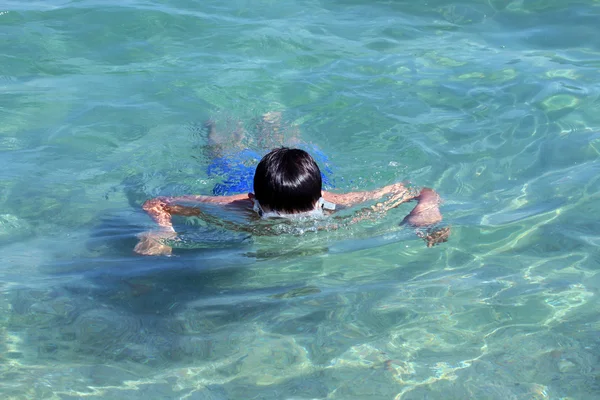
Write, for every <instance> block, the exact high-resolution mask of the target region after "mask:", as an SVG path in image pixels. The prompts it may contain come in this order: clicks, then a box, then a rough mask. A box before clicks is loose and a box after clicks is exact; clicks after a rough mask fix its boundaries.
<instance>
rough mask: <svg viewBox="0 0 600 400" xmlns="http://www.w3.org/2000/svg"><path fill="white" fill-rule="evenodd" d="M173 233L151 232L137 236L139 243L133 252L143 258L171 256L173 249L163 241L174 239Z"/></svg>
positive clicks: (174, 234)
mask: <svg viewBox="0 0 600 400" xmlns="http://www.w3.org/2000/svg"><path fill="white" fill-rule="evenodd" d="M176 236H177V234H176V233H175V232H168V231H151V232H144V233H142V234H140V235H139V238H140V241H139V242H138V244H137V245H136V246H135V248H134V249H133V251H135V252H136V253H138V254H141V255H144V256H160V255H165V256H168V255H171V252H172V251H173V248H172V247H171V246H169V245H167V244H165V240H169V239H174V238H175V237H176Z"/></svg>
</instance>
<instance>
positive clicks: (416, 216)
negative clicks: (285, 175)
mask: <svg viewBox="0 0 600 400" xmlns="http://www.w3.org/2000/svg"><path fill="white" fill-rule="evenodd" d="M385 195H389V198H388V199H387V200H386V201H384V202H383V203H378V204H376V205H374V206H372V207H370V208H367V209H364V210H362V211H361V212H360V213H359V215H358V216H355V217H354V218H353V219H352V223H356V222H359V221H361V220H365V219H369V218H373V217H374V216H375V215H376V214H380V213H381V212H386V211H388V210H390V209H392V208H394V207H397V206H399V205H400V204H402V203H405V202H407V201H410V200H417V205H416V206H415V207H414V208H413V209H412V211H411V212H410V213H409V214H408V215H407V216H406V217H405V218H404V219H403V220H402V222H401V224H408V225H411V226H413V227H417V228H418V227H426V226H429V225H434V224H437V223H439V222H440V221H441V220H442V214H441V213H440V210H439V204H440V196H439V195H438V194H437V193H436V192H435V191H434V190H433V189H430V188H423V189H421V191H420V192H416V191H414V190H413V189H409V188H406V187H405V186H404V185H402V184H400V183H397V184H395V185H389V186H386V187H384V188H382V189H378V190H374V191H371V192H354V193H346V194H334V193H328V192H323V198H325V200H327V201H331V202H333V203H337V204H341V205H344V206H352V205H355V204H358V203H361V202H363V201H369V200H377V199H379V198H381V197H383V196H385ZM417 235H418V236H419V237H421V238H422V239H423V240H425V242H427V247H433V246H434V245H436V244H438V243H443V242H446V241H447V240H448V237H449V236H450V227H445V228H440V229H433V230H427V231H425V232H421V231H417Z"/></svg>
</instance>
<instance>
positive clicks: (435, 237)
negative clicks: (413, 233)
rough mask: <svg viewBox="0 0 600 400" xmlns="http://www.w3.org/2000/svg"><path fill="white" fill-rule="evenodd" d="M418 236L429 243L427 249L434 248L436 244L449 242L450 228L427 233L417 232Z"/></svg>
mask: <svg viewBox="0 0 600 400" xmlns="http://www.w3.org/2000/svg"><path fill="white" fill-rule="evenodd" d="M417 236H419V237H420V238H421V239H423V240H424V241H425V243H427V247H433V246H435V245H436V244H440V243H445V242H447V241H448V237H449V236H450V227H449V226H447V227H444V228H439V229H434V230H429V231H427V232H425V233H423V232H417Z"/></svg>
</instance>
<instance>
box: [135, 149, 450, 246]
mask: <svg viewBox="0 0 600 400" xmlns="http://www.w3.org/2000/svg"><path fill="white" fill-rule="evenodd" d="M253 182H254V193H243V194H235V195H226V196H199V195H189V196H181V197H159V198H155V199H151V200H148V201H146V202H145V203H144V205H143V209H144V210H145V211H146V212H147V213H148V214H149V215H150V216H151V217H152V219H154V221H156V222H157V224H158V225H159V227H160V230H158V231H153V232H147V233H144V234H142V235H141V237H140V241H139V243H138V244H137V245H136V247H135V252H137V253H139V254H144V255H161V254H162V255H169V254H171V251H172V249H171V247H170V246H168V245H167V244H166V243H165V240H168V239H173V238H175V237H176V235H177V234H176V232H175V230H174V228H173V224H172V223H171V216H172V215H184V216H193V215H203V213H202V212H201V211H200V210H199V209H198V208H195V207H190V206H182V205H177V204H176V203H178V202H186V203H190V202H192V203H212V204H219V205H224V206H232V207H236V208H241V209H247V210H253V211H254V212H255V213H256V214H257V215H258V217H260V218H269V217H275V218H298V217H313V218H315V217H317V218H318V217H321V216H324V215H328V214H331V213H332V212H334V211H335V210H336V209H337V208H338V207H340V206H341V207H351V206H354V205H357V204H360V203H363V202H366V201H372V200H379V199H381V198H383V197H384V196H388V199H387V200H386V201H385V202H383V203H379V204H377V205H375V206H373V207H371V210H373V211H380V212H382V211H387V210H389V209H391V208H394V207H397V206H398V205H400V204H402V203H404V202H407V201H410V200H417V201H418V203H417V205H416V206H415V208H414V209H413V210H412V211H411V212H410V213H409V214H408V215H407V216H406V217H405V218H404V220H403V221H402V223H406V224H409V225H412V226H415V227H422V226H427V225H432V224H436V223H438V222H440V221H441V220H442V215H441V214H440V211H439V208H438V206H439V202H440V200H439V196H438V194H437V193H435V192H434V191H433V190H432V189H428V188H424V189H422V190H421V191H420V192H419V193H416V192H415V191H414V190H411V189H408V188H406V187H405V186H404V185H403V184H401V183H396V184H393V185H388V186H385V187H383V188H381V189H377V190H373V191H365V192H351V193H345V194H337V193H330V192H326V191H323V190H322V188H321V187H322V176H321V171H320V170H319V167H318V165H317V163H316V162H315V160H314V159H313V158H312V157H311V156H310V155H309V154H308V153H307V152H306V151H304V150H300V149H293V148H287V147H281V148H276V149H274V150H272V151H271V152H269V153H268V154H267V155H265V156H264V157H263V158H262V160H261V161H260V162H259V164H258V166H257V167H256V171H255V174H254V178H253ZM363 217H364V216H363ZM363 217H358V218H355V220H354V221H357V220H360V219H363ZM448 235H449V228H445V229H442V230H438V231H436V232H431V233H428V234H427V235H422V237H424V239H425V240H426V241H427V245H428V247H431V246H433V245H435V244H437V243H441V242H445V241H446V240H447V238H448Z"/></svg>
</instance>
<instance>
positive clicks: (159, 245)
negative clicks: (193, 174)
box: [134, 194, 252, 255]
mask: <svg viewBox="0 0 600 400" xmlns="http://www.w3.org/2000/svg"><path fill="white" fill-rule="evenodd" d="M251 199H252V195H250V194H239V195H233V196H199V195H189V196H179V197H157V198H154V199H150V200H148V201H146V202H145V203H144V205H143V206H142V208H143V209H144V211H146V212H147V213H148V215H149V216H150V217H151V218H152V219H153V220H154V221H155V222H156V223H157V224H158V226H159V227H160V229H159V230H157V231H150V232H145V233H142V234H141V235H140V241H139V243H138V244H137V245H136V246H135V248H134V251H135V252H136V253H139V254H144V255H160V254H163V255H169V254H171V251H172V249H171V247H170V246H168V245H166V244H165V243H164V241H165V240H168V239H174V238H175V237H176V235H177V234H176V232H175V229H174V228H173V223H172V222H171V219H172V216H173V215H183V216H188V217H190V216H198V215H200V214H201V211H200V210H199V209H198V208H196V207H189V206H180V205H176V204H174V203H176V202H180V201H190V202H198V203H211V204H221V205H242V204H244V205H245V204H247V202H248V201H250V200H251Z"/></svg>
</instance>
